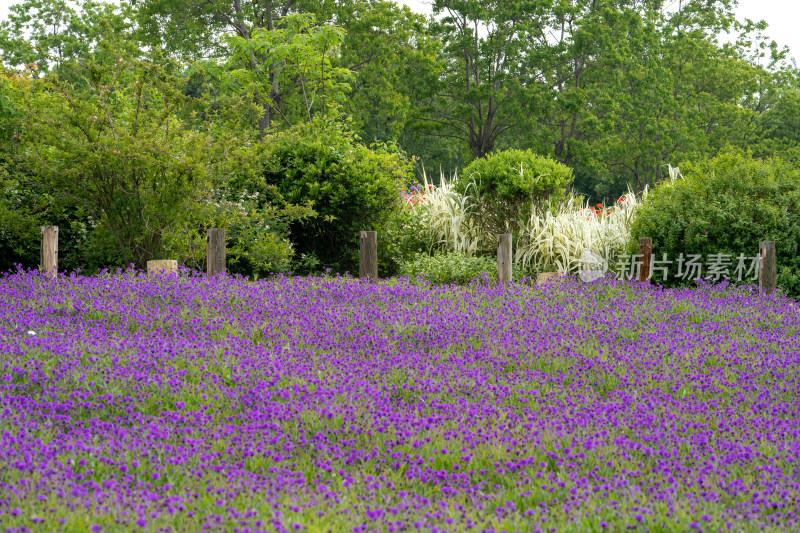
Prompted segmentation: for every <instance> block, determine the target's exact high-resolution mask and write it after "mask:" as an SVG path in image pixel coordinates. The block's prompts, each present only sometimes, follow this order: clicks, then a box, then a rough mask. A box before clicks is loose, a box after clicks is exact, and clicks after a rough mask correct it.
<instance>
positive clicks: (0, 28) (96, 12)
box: [0, 0, 133, 81]
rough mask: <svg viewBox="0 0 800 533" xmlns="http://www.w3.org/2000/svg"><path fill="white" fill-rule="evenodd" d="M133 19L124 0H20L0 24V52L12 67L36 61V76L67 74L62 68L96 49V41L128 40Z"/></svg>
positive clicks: (12, 6)
mask: <svg viewBox="0 0 800 533" xmlns="http://www.w3.org/2000/svg"><path fill="white" fill-rule="evenodd" d="M76 8H77V9H76ZM132 17H133V8H132V6H131V5H130V4H128V3H126V2H119V3H111V2H109V3H106V2H98V1H96V0H79V1H78V2H68V1H66V0H24V1H22V2H20V3H18V4H14V5H11V6H10V7H9V14H8V17H7V18H6V19H5V20H3V21H2V22H0V50H1V52H0V56H2V58H3V60H4V62H5V63H6V64H7V65H9V66H12V67H19V68H23V67H25V66H31V65H36V67H37V71H36V72H37V75H39V74H44V73H48V72H59V73H60V74H61V76H62V77H67V76H69V74H68V73H67V72H64V71H63V70H62V67H64V66H68V65H69V64H70V63H71V62H74V61H78V60H82V59H85V58H87V57H88V56H89V55H90V54H91V53H93V52H96V50H95V48H96V46H97V44H98V43H99V42H101V41H103V40H108V39H112V38H117V39H120V38H124V37H127V38H130V37H131V35H130V31H131V30H132V27H133V22H132ZM71 81H76V80H71Z"/></svg>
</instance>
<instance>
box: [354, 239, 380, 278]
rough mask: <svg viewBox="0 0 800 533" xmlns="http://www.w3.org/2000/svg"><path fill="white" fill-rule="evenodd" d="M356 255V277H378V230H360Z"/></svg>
mask: <svg viewBox="0 0 800 533" xmlns="http://www.w3.org/2000/svg"><path fill="white" fill-rule="evenodd" d="M360 242H361V247H360V249H359V255H358V277H359V278H371V279H375V278H377V277H378V232H377V231H362V232H361V238H360Z"/></svg>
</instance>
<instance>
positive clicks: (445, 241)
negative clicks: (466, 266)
mask: <svg viewBox="0 0 800 533" xmlns="http://www.w3.org/2000/svg"><path fill="white" fill-rule="evenodd" d="M455 179H456V176H455V175H454V176H453V178H452V179H451V180H449V181H448V180H447V179H446V178H445V177H444V174H443V173H442V174H441V176H440V180H439V185H438V186H434V185H433V184H431V183H429V182H428V176H427V175H426V174H425V171H424V169H423V172H422V181H423V184H424V191H425V194H424V199H423V200H422V201H419V202H417V203H415V204H413V206H412V209H414V212H415V214H416V215H417V216H418V217H419V218H420V220H421V221H422V222H423V224H424V226H425V227H426V228H427V230H428V232H429V236H430V238H431V240H432V247H433V248H435V249H438V250H449V251H453V252H461V253H464V254H467V255H473V254H475V252H476V251H478V245H479V243H480V228H479V226H478V225H477V223H476V221H475V217H474V212H475V209H476V204H475V201H474V198H473V197H472V196H470V195H469V194H460V193H458V192H456V191H455V190H453V188H452V183H453V182H454V181H455ZM470 189H472V190H475V187H474V186H468V187H467V192H469V191H470Z"/></svg>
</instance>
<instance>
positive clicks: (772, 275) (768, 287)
mask: <svg viewBox="0 0 800 533" xmlns="http://www.w3.org/2000/svg"><path fill="white" fill-rule="evenodd" d="M758 256H759V257H760V259H761V265H759V270H758V290H759V292H761V293H763V294H769V293H771V292H772V291H774V290H775V287H776V286H777V272H776V269H775V241H761V242H760V243H758Z"/></svg>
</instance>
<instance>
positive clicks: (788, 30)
mask: <svg viewBox="0 0 800 533" xmlns="http://www.w3.org/2000/svg"><path fill="white" fill-rule="evenodd" d="M396 1H398V2H399V3H403V4H406V5H408V6H409V7H411V9H413V10H414V11H417V12H420V13H430V10H431V8H430V5H431V2H432V0H396ZM668 1H669V0H668ZM677 2H678V0H673V3H677ZM16 3H19V2H18V1H17V0H0V20H4V19H5V18H6V15H7V14H8V8H9V6H11V5H14V4H16ZM736 13H737V15H738V17H739V19H744V18H749V19H752V20H765V21H766V22H767V24H769V27H768V28H767V30H766V32H765V34H766V35H767V36H769V37H770V38H771V39H774V40H775V41H777V43H778V44H779V45H781V46H788V47H789V51H790V54H789V55H790V56H794V57H795V58H797V60H798V61H797V62H798V63H799V64H800V31H798V29H797V21H798V20H799V19H800V1H798V0H739V7H738V8H737V10H736ZM720 39H721V40H725V38H724V36H721V37H720Z"/></svg>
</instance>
